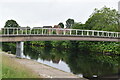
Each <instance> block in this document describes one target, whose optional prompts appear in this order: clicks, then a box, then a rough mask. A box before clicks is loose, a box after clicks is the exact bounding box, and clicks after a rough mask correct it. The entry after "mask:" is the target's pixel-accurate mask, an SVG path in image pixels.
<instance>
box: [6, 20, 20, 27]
mask: <svg viewBox="0 0 120 80" xmlns="http://www.w3.org/2000/svg"><path fill="white" fill-rule="evenodd" d="M4 27H20V26H19V25H18V23H17V22H16V21H15V20H8V21H7V22H6V23H5V26H4Z"/></svg>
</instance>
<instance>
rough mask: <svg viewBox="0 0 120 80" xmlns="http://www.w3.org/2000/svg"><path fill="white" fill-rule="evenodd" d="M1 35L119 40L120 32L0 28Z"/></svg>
mask: <svg viewBox="0 0 120 80" xmlns="http://www.w3.org/2000/svg"><path fill="white" fill-rule="evenodd" d="M1 30H2V35H66V36H93V37H113V38H120V32H110V31H97V30H81V29H64V28H22V27H21V28H2V29H1Z"/></svg>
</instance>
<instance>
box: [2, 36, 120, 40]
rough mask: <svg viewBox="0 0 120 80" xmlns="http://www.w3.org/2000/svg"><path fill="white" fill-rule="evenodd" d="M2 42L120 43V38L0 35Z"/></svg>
mask: <svg viewBox="0 0 120 80" xmlns="http://www.w3.org/2000/svg"><path fill="white" fill-rule="evenodd" d="M0 36H1V37H0V42H17V41H51V40H80V41H114V42H120V38H113V37H98V36H80V35H0Z"/></svg>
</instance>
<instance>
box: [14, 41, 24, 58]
mask: <svg viewBox="0 0 120 80" xmlns="http://www.w3.org/2000/svg"><path fill="white" fill-rule="evenodd" d="M23 50H24V42H16V57H18V58H23Z"/></svg>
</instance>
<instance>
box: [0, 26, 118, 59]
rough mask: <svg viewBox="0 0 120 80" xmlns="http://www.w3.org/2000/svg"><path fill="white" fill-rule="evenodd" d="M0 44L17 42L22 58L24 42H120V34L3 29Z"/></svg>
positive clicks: (86, 31)
mask: <svg viewBox="0 0 120 80" xmlns="http://www.w3.org/2000/svg"><path fill="white" fill-rule="evenodd" d="M1 33H2V34H1V35H0V42H16V43H17V45H16V56H17V57H20V58H22V55H23V46H24V41H50V40H80V41H112V42H120V32H110V31H97V30H81V29H63V28H22V27H21V28H2V30H1Z"/></svg>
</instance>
